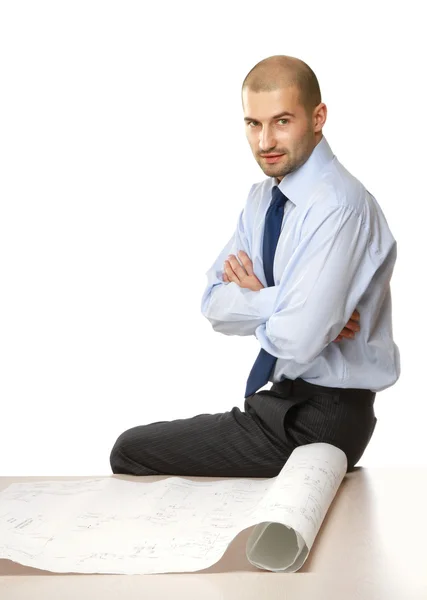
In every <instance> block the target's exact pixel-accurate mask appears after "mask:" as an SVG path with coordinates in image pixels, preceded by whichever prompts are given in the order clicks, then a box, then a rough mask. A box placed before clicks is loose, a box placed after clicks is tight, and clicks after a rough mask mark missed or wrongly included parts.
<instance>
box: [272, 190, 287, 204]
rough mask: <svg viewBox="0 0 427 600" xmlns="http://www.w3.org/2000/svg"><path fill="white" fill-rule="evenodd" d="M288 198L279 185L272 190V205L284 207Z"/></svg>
mask: <svg viewBox="0 0 427 600" xmlns="http://www.w3.org/2000/svg"><path fill="white" fill-rule="evenodd" d="M286 200H287V198H286V196H285V194H284V193H283V192H281V191H280V189H279V187H278V186H277V185H275V186H274V187H273V189H272V191H271V204H270V206H274V207H278V208H280V207H282V206H284V205H285V202H286Z"/></svg>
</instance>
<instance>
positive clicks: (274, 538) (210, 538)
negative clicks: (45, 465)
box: [0, 443, 347, 575]
mask: <svg viewBox="0 0 427 600" xmlns="http://www.w3.org/2000/svg"><path fill="white" fill-rule="evenodd" d="M346 470H347V458H346V455H345V454H344V452H342V450H340V449H339V448H337V447H335V446H332V445H331V444H326V443H315V444H307V445H305V446H299V447H297V448H296V449H295V450H294V451H293V452H292V454H291V456H290V457H289V459H288V460H287V461H286V463H285V465H284V467H283V469H282V470H281V472H280V473H279V475H277V477H273V478H268V479H251V478H229V479H224V480H215V481H203V478H201V479H200V480H199V481H192V480H189V479H186V478H184V477H176V476H169V477H166V478H164V479H161V480H157V481H150V482H147V481H146V480H145V478H144V477H139V478H135V479H137V480H135V481H128V480H121V479H117V478H116V477H99V478H93V479H82V480H70V481H67V480H61V481H49V480H47V481H37V482H31V483H29V482H28V483H27V482H23V483H13V484H11V485H9V486H8V487H7V488H6V489H5V490H3V491H2V492H0V558H3V559H9V560H12V561H15V562H17V563H20V564H23V565H26V566H30V567H34V568H38V569H44V570H47V571H52V572H55V573H115V574H129V575H136V574H154V573H179V572H194V571H198V570H201V569H205V568H207V567H210V566H211V565H213V564H215V563H216V562H218V561H219V560H220V559H221V557H222V556H223V554H224V553H225V551H226V549H227V547H228V546H229V545H230V543H231V542H232V541H233V539H234V538H235V537H236V536H237V535H238V534H239V533H240V532H241V531H243V530H244V529H246V528H248V527H251V526H255V527H254V529H253V530H252V531H251V534H250V537H249V539H248V542H247V545H246V557H247V559H248V561H249V562H250V563H251V564H253V565H255V566H257V567H258V568H260V569H266V570H269V571H282V572H294V571H297V570H298V569H299V568H300V567H301V566H302V564H303V563H304V562H305V560H306V558H307V556H308V554H309V552H310V549H311V547H312V545H313V542H314V539H315V537H316V535H317V533H318V531H319V529H320V526H321V524H322V521H323V519H324V517H325V515H326V512H327V510H328V508H329V506H330V504H331V502H332V500H333V498H334V496H335V494H336V492H337V490H338V488H339V486H340V484H341V482H342V480H343V478H344V475H345V473H346Z"/></svg>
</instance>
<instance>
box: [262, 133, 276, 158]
mask: <svg viewBox="0 0 427 600" xmlns="http://www.w3.org/2000/svg"><path fill="white" fill-rule="evenodd" d="M275 146H276V140H275V139H274V135H273V132H272V131H271V130H270V129H267V128H266V129H263V131H262V132H261V133H260V134H259V150H260V152H262V153H263V154H268V153H269V152H273V149H274V147H275Z"/></svg>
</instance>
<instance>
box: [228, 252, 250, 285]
mask: <svg viewBox="0 0 427 600" xmlns="http://www.w3.org/2000/svg"><path fill="white" fill-rule="evenodd" d="M228 262H229V263H230V265H231V268H232V269H233V271H234V273H235V274H236V275H237V277H238V278H239V280H240V281H243V279H244V278H245V277H246V276H247V272H246V270H245V269H244V268H243V267H242V265H241V264H240V263H239V261H238V260H237V258H236V257H235V256H234V254H230V255H229V257H228Z"/></svg>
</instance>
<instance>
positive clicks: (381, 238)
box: [201, 136, 400, 392]
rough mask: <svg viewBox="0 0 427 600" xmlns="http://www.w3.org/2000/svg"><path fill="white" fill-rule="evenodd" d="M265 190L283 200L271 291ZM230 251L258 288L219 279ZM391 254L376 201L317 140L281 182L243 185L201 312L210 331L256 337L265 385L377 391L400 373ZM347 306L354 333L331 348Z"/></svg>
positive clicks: (388, 233)
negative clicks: (246, 263) (266, 361)
mask: <svg viewBox="0 0 427 600" xmlns="http://www.w3.org/2000/svg"><path fill="white" fill-rule="evenodd" d="M274 185H278V186H279V188H280V190H281V191H282V192H283V193H284V194H285V196H286V197H287V198H288V199H289V200H288V201H287V202H286V203H285V209H284V215H283V220H282V227H281V233H280V237H279V241H278V244H277V248H276V254H275V258H274V265H273V275H274V286H271V287H267V281H266V278H265V274H264V269H263V264H262V237H263V232H264V220H265V214H266V212H267V209H268V207H269V205H270V201H271V190H272V187H273V186H274ZM239 250H244V251H245V252H246V253H247V254H248V256H249V258H250V259H251V260H252V263H253V268H254V273H255V275H256V276H257V277H258V279H259V280H260V281H261V283H262V284H263V285H264V286H266V287H264V289H261V290H260V291H257V292H255V291H252V290H249V289H247V288H241V287H240V286H239V285H238V284H237V283H235V282H224V281H223V279H222V275H223V269H224V261H225V260H226V259H227V257H228V255H229V254H234V255H235V256H236V258H237V253H238V251H239ZM396 253H397V243H396V240H395V239H394V238H393V235H392V233H391V231H390V229H389V227H388V224H387V221H386V219H385V216H384V214H383V212H382V210H381V208H380V206H379V204H378V202H377V200H376V199H375V198H374V196H373V195H372V194H371V193H370V192H369V191H368V190H366V188H365V187H364V186H363V185H362V184H361V183H360V181H358V179H356V177H354V176H353V175H352V174H351V173H349V171H347V170H346V169H345V167H344V166H343V165H342V164H341V163H340V162H339V161H338V159H337V157H336V156H335V154H333V152H332V150H331V148H330V146H329V144H328V142H327V140H326V138H325V136H323V137H322V138H321V140H320V142H319V143H318V144H317V145H316V146H315V148H314V150H313V151H312V153H311V155H310V156H309V158H308V160H307V161H306V162H305V163H304V164H303V165H302V166H301V167H299V168H298V169H297V170H296V171H294V172H292V173H289V174H288V175H286V176H285V177H284V178H283V179H282V181H281V182H280V183H278V182H277V179H276V178H275V177H268V178H266V179H264V180H263V181H261V182H259V183H254V184H253V185H252V187H251V188H250V191H249V195H248V198H247V200H246V204H245V206H244V208H243V209H242V210H241V212H240V214H239V218H238V222H237V227H236V230H235V232H234V233H233V235H232V237H231V239H230V240H229V241H228V243H227V244H226V245H225V247H224V248H223V250H222V251H221V252H220V254H219V256H218V257H217V259H216V260H215V262H214V263H213V265H212V266H211V268H210V269H209V270H208V271H207V272H206V275H207V279H208V283H207V286H206V289H205V291H204V293H203V296H202V302H201V311H202V314H203V315H204V316H205V317H206V318H207V319H208V320H209V321H210V323H211V324H212V327H213V329H214V330H215V331H218V332H220V333H223V334H225V335H255V336H256V338H257V339H258V341H259V343H260V346H261V347H262V348H264V350H266V351H267V352H269V353H270V354H272V355H273V356H276V357H277V359H278V360H277V361H276V364H275V367H274V369H273V371H272V374H271V376H270V379H269V381H271V382H277V381H280V380H281V379H284V378H285V377H286V378H287V379H296V378H298V377H300V378H302V379H304V380H305V381H308V382H309V383H313V384H316V385H324V386H330V387H338V388H367V389H370V390H372V391H375V392H378V391H381V390H384V389H386V388H387V387H389V386H391V385H393V384H394V383H395V382H396V381H397V379H398V378H399V376H400V354H399V349H398V346H397V345H396V344H395V343H394V341H393V332H392V301H391V292H390V279H391V276H392V273H393V269H394V265H395V262H396ZM355 309H357V310H358V311H359V313H360V322H359V324H360V331H358V332H356V334H355V337H354V338H353V339H348V338H343V339H342V340H341V341H339V342H333V340H334V339H335V338H336V337H337V336H338V334H339V333H340V332H341V330H342V329H343V328H344V326H345V325H346V324H347V322H348V320H349V319H350V317H351V315H352V314H353V311H354V310H355ZM255 358H256V357H255V356H254V360H255ZM251 367H252V364H250V365H248V375H249V371H250V369H251Z"/></svg>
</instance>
